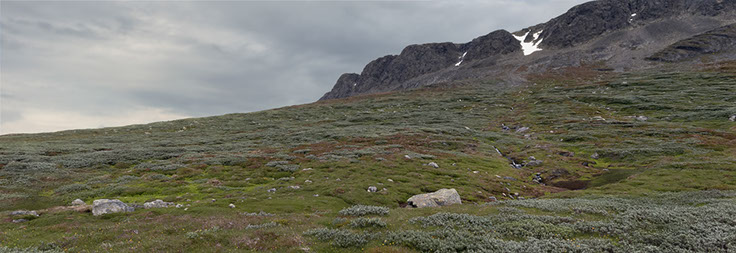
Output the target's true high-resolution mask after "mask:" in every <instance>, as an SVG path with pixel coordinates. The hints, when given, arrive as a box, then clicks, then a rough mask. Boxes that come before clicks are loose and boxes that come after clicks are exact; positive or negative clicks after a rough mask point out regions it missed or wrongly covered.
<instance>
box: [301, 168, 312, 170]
mask: <svg viewBox="0 0 736 253" xmlns="http://www.w3.org/2000/svg"><path fill="white" fill-rule="evenodd" d="M310 170H312V168H306V169H302V171H310Z"/></svg>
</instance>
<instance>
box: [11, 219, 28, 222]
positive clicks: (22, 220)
mask: <svg viewBox="0 0 736 253" xmlns="http://www.w3.org/2000/svg"><path fill="white" fill-rule="evenodd" d="M26 221H28V220H26V219H17V220H13V223H23V222H26Z"/></svg>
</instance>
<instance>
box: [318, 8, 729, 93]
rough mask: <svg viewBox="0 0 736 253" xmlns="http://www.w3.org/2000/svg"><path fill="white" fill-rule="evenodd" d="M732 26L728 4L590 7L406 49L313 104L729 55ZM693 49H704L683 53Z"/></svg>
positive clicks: (342, 79)
mask: <svg viewBox="0 0 736 253" xmlns="http://www.w3.org/2000/svg"><path fill="white" fill-rule="evenodd" d="M734 23H736V2H734V1H723V0H657V1H645V0H626V1H621V0H601V1H593V2H588V3H584V4H581V5H578V6H575V7H573V8H572V9H570V10H569V11H568V12H566V13H565V14H563V15H561V16H559V17H556V18H554V19H552V20H550V21H548V22H546V23H542V24H538V25H535V26H532V27H528V28H525V29H522V30H521V31H517V32H514V33H510V32H507V31H504V30H499V31H495V32H492V33H490V34H488V35H485V36H481V37H478V38H476V39H474V40H473V41H471V42H468V43H464V44H454V43H449V42H448V43H433V44H424V45H411V46H408V47H406V48H405V49H404V50H403V51H402V52H401V54H399V55H388V56H384V57H381V58H379V59H377V60H374V61H372V62H370V63H369V64H368V65H366V67H365V68H364V69H363V71H362V72H361V73H360V74H355V73H350V74H343V75H342V76H340V78H339V79H338V80H337V83H336V84H335V86H334V87H333V88H332V90H331V91H329V92H327V93H326V94H325V95H324V96H323V97H322V98H321V99H320V100H326V99H335V98H344V97H350V96H355V95H362V94H374V93H381V92H388V91H396V90H406V89H412V88H418V87H424V86H429V85H433V84H438V83H445V82H452V81H456V80H465V79H474V78H488V77H495V78H500V79H503V80H506V81H508V82H511V83H516V82H519V81H520V80H522V81H523V80H524V79H525V76H526V75H528V74H530V73H539V72H543V71H545V70H549V69H555V68H559V67H566V66H579V65H580V64H584V63H589V62H601V63H604V64H605V65H606V68H610V69H613V70H624V69H631V68H642V67H649V66H651V65H652V63H651V61H673V60H675V59H673V57H674V58H676V60H681V59H686V58H687V59H694V58H696V56H697V55H702V54H708V55H713V54H717V53H721V52H725V51H728V52H733V46H732V45H733V44H734V43H735V42H734V38H733V36H728V35H727V34H728V32H729V31H731V32H732V30H728V29H729V27H732V26H729V25H732V24H734ZM711 30H712V31H711ZM723 35H726V36H723ZM676 43H679V44H676ZM692 43H697V44H700V43H705V44H708V46H706V48H702V49H701V48H690V49H685V48H684V47H687V45H689V44H692ZM711 44H712V45H711ZM669 48H678V49H669ZM678 50H679V51H678ZM682 50H685V51H688V52H687V53H683V52H680V51H682ZM660 51H666V52H660ZM676 55H679V56H676ZM726 57H731V58H733V57H734V56H733V54H731V55H727V56H726Z"/></svg>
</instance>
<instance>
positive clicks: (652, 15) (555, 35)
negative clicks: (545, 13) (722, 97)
mask: <svg viewBox="0 0 736 253" xmlns="http://www.w3.org/2000/svg"><path fill="white" fill-rule="evenodd" d="M734 10H736V1H724V0H624V1H621V0H602V1H592V2H587V3H584V4H581V5H578V6H575V7H573V8H572V9H570V10H569V11H568V12H566V13H565V14H562V15H560V16H559V17H556V18H554V19H552V20H550V21H549V22H547V23H545V24H544V25H543V26H542V28H541V29H542V30H543V32H542V34H541V37H542V38H543V41H542V42H541V45H542V46H543V47H546V48H564V47H571V46H574V45H576V44H579V43H582V42H586V41H589V40H591V39H593V38H596V37H597V36H599V35H601V34H604V33H606V32H610V31H614V30H619V29H623V28H626V27H630V26H634V25H637V24H638V23H641V22H646V21H651V20H656V19H661V18H666V17H673V16H678V15H702V16H716V15H720V14H723V13H726V12H731V11H734Z"/></svg>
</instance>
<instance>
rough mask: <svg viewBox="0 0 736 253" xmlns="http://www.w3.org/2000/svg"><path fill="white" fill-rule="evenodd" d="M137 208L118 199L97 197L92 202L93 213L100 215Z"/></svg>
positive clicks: (130, 210)
mask: <svg viewBox="0 0 736 253" xmlns="http://www.w3.org/2000/svg"><path fill="white" fill-rule="evenodd" d="M134 210H135V208H133V207H131V206H128V205H126V204H125V203H123V202H122V201H120V200H117V199H97V200H95V201H94V202H92V215H94V216H98V215H103V214H109V213H122V212H132V211H134Z"/></svg>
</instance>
